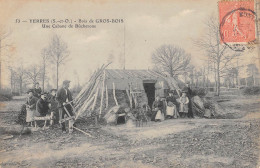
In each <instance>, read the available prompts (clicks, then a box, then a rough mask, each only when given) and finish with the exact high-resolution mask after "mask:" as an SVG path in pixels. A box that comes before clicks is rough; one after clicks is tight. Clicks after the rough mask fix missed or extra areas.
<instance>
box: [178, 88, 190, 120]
mask: <svg viewBox="0 0 260 168" xmlns="http://www.w3.org/2000/svg"><path fill="white" fill-rule="evenodd" d="M179 103H180V110H179V112H180V115H181V117H182V118H185V117H186V116H187V114H188V111H189V106H188V104H189V99H188V97H187V96H186V93H185V92H182V96H181V97H180V99H179Z"/></svg>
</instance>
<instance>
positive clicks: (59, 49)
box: [48, 35, 69, 89]
mask: <svg viewBox="0 0 260 168" xmlns="http://www.w3.org/2000/svg"><path fill="white" fill-rule="evenodd" d="M48 50H49V54H50V57H51V61H52V62H51V63H52V64H54V65H55V66H56V80H57V89H58V87H59V67H60V66H61V65H62V64H64V63H65V62H66V61H67V59H68V57H69V50H68V46H67V44H66V43H65V42H64V41H62V39H61V37H60V36H58V35H54V36H53V37H52V39H51V42H50V45H49V47H48Z"/></svg>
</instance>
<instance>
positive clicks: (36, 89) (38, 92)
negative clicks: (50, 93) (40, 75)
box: [33, 82, 42, 98]
mask: <svg viewBox="0 0 260 168" xmlns="http://www.w3.org/2000/svg"><path fill="white" fill-rule="evenodd" d="M41 93H42V89H41V88H40V84H39V82H36V83H35V87H34V89H33V94H34V96H35V97H37V98H40V97H41Z"/></svg>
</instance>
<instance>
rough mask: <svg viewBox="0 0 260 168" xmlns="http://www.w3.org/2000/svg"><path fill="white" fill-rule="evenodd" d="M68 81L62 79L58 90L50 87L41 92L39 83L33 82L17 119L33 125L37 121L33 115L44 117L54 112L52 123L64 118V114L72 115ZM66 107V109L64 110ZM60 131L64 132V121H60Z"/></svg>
mask: <svg viewBox="0 0 260 168" xmlns="http://www.w3.org/2000/svg"><path fill="white" fill-rule="evenodd" d="M69 85H70V81H69V80H65V81H63V87H62V88H60V89H59V90H58V91H57V89H51V90H50V92H49V93H47V92H42V90H41V88H40V86H39V83H38V82H37V83H36V84H35V87H34V88H33V89H29V90H28V92H27V94H28V97H27V99H26V103H25V104H24V105H23V106H22V109H21V113H20V115H19V116H18V121H21V120H23V122H26V123H27V125H28V126H33V123H35V126H38V125H37V122H36V121H35V120H34V117H45V116H47V115H50V114H51V113H52V112H53V113H54V118H55V119H54V124H57V123H59V121H60V120H61V119H64V117H65V115H68V114H67V113H69V114H70V116H74V113H73V109H72V105H71V103H72V94H71V92H70V90H69ZM65 108H66V110H65ZM61 128H62V131H63V132H64V133H65V132H66V128H65V122H62V123H61Z"/></svg>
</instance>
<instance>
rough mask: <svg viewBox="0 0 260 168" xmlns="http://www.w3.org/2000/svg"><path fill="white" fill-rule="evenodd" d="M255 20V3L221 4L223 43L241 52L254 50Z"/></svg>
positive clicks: (232, 2)
mask: <svg viewBox="0 0 260 168" xmlns="http://www.w3.org/2000/svg"><path fill="white" fill-rule="evenodd" d="M255 20H256V13H255V11H254V1H221V2H219V21H220V26H219V31H220V38H221V39H220V40H221V43H222V44H225V45H227V46H228V47H229V48H230V49H232V50H234V51H240V52H242V51H245V50H250V49H252V48H254V47H255V45H254V44H255V41H256V26H255Z"/></svg>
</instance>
